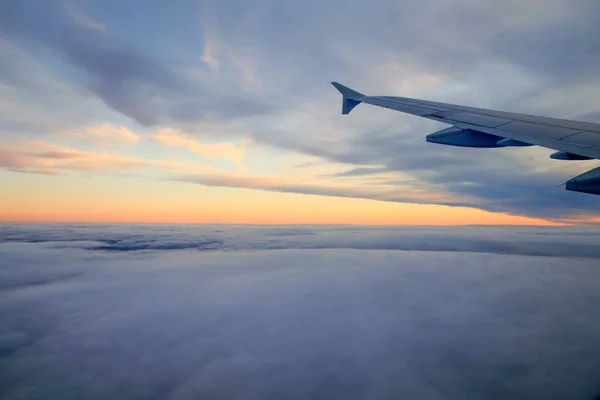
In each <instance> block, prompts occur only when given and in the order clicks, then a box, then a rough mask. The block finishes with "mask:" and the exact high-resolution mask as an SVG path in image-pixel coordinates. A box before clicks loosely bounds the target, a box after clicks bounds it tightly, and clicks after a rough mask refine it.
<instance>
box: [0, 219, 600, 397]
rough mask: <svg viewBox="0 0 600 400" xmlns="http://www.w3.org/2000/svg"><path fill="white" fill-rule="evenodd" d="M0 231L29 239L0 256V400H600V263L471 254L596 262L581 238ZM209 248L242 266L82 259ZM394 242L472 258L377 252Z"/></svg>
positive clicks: (91, 228)
mask: <svg viewBox="0 0 600 400" xmlns="http://www.w3.org/2000/svg"><path fill="white" fill-rule="evenodd" d="M2 228H3V236H4V238H6V236H7V235H8V236H10V237H12V238H13V239H18V237H20V238H22V239H23V238H29V240H20V241H19V240H15V241H11V242H4V243H0V282H1V286H0V314H1V315H2V319H1V320H0V396H1V397H2V398H3V399H7V400H9V399H39V398H65V397H73V398H99V399H100V398H102V399H104V398H107V399H108V398H127V399H164V398H170V399H197V398H223V399H234V398H240V397H243V398H246V399H279V398H281V397H282V396H284V397H286V398H299V399H300V398H308V397H310V398H344V399H364V398H411V399H417V398H418V399H432V400H436V399H448V398H460V399H481V398H485V399H506V398H510V399H532V398H535V399H553V398H569V399H570V398H577V399H579V398H581V399H593V398H594V396H597V395H598V394H599V393H600V381H599V380H598V376H599V375H600V370H599V368H600V367H599V366H600V363H599V360H600V352H599V349H600V337H599V336H598V330H599V329H600V325H599V324H600V322H599V320H598V318H597V315H598V313H599V312H600V294H599V292H598V290H597V288H598V283H599V282H600V270H598V268H597V260H596V259H589V258H587V259H586V258H566V257H527V256H522V255H498V254H489V253H487V254H486V253H474V252H473V251H475V252H477V251H479V249H480V248H488V249H489V248H493V247H496V248H497V249H499V252H502V251H505V252H506V253H507V254H517V253H518V254H525V253H527V252H528V253H529V254H535V253H536V252H537V251H540V250H542V251H546V252H547V254H554V255H563V256H565V255H568V254H569V252H570V251H572V249H575V248H579V249H584V248H586V246H591V245H592V242H593V244H594V245H596V244H597V239H598V232H597V231H593V230H590V229H582V228H577V229H574V228H567V229H559V230H556V229H549V228H548V229H547V228H497V227H488V228H467V229H458V228H452V229H447V230H437V231H436V230H435V229H432V228H402V229H398V228H368V227H363V228H358V227H344V228H341V227H319V228H313V227H298V226H295V227H247V226H245V227H232V226H214V227H206V226H204V227H194V226H185V225H179V226H166V225H157V226H149V225H137V226H136V225H130V226H120V225H105V226H101V225H83V224H79V225H54V226H31V225H19V226H4V227H2ZM398 233H400V234H398ZM215 235H221V236H223V237H226V238H227V240H225V241H224V243H227V242H230V244H231V243H233V244H236V246H237V250H236V251H216V252H203V253H199V252H196V251H193V252H191V251H185V250H176V251H173V250H171V251H154V252H148V251H145V252H98V251H90V250H89V249H88V248H87V247H86V245H85V242H82V241H84V240H88V241H92V242H93V241H96V240H98V239H100V238H103V240H108V239H109V238H111V237H113V238H114V239H115V240H116V241H119V240H127V239H126V237H129V238H130V239H131V240H133V241H146V242H149V241H154V242H156V243H163V244H166V243H171V244H172V243H176V242H179V243H189V242H191V241H192V239H193V238H196V239H198V238H200V240H205V238H206V237H207V236H211V237H214V236H215ZM444 239H445V240H444ZM559 239H560V240H559ZM36 240H37V243H34V241H36ZM45 240H50V241H49V242H45ZM70 240H78V241H79V242H71V241H70ZM311 240H313V241H312V243H313V247H310V245H308V243H310V241H311ZM24 241H26V242H27V243H23V242H24ZM285 241H289V243H288V245H286V246H283V247H277V246H278V243H279V244H281V243H282V242H285ZM402 241H409V242H412V244H411V245H410V246H409V248H413V249H419V248H420V249H425V248H437V249H441V248H444V246H446V247H452V243H454V245H458V246H459V247H460V248H461V249H462V250H464V251H465V252H456V251H455V252H452V253H448V252H438V253H433V252H424V251H412V252H407V251H389V250H388V251H378V250H376V249H387V248H394V246H396V248H401V246H399V245H398V244H399V243H401V242H402ZM561 241H562V242H561ZM92 242H87V244H88V245H91V244H92ZM317 243H319V245H320V246H322V247H321V248H317V247H314V246H315V245H316V244H317ZM336 243H337V244H336ZM459 243H461V244H460V245H459ZM560 243H563V251H560V250H557V249H558V248H559V247H560ZM567 244H568V245H567ZM115 246H118V244H115ZM272 246H273V247H272ZM578 246H579V247H578ZM302 247H304V248H305V249H304V250H300V249H299V248H302ZM342 247H343V248H342ZM596 247H597V246H596ZM596 247H589V249H590V251H593V249H594V248H596ZM270 248H278V249H279V250H278V251H269V250H268V249H270ZM344 248H345V249H344ZM528 248H529V249H530V250H527V249H528ZM356 249H371V251H364V250H356ZM223 250H227V248H224V249H223ZM249 250H252V251H249ZM455 250H456V249H455ZM595 254H596V257H598V256H599V255H598V253H597V251H596V253H595Z"/></svg>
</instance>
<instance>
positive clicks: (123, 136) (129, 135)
mask: <svg viewBox="0 0 600 400" xmlns="http://www.w3.org/2000/svg"><path fill="white" fill-rule="evenodd" d="M59 133H60V134H63V135H68V136H72V137H75V138H78V139H82V140H86V141H89V142H91V143H93V144H96V145H99V146H109V145H120V146H132V145H135V144H137V143H138V142H139V141H140V136H139V135H138V134H136V133H134V132H132V131H131V130H129V129H127V128H125V127H123V126H120V127H119V126H113V125H111V124H109V123H104V124H100V125H95V126H86V127H83V128H81V129H70V130H64V131H60V132H59Z"/></svg>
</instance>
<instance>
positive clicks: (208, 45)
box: [200, 39, 219, 71]
mask: <svg viewBox="0 0 600 400" xmlns="http://www.w3.org/2000/svg"><path fill="white" fill-rule="evenodd" d="M214 47H215V44H214V42H213V41H212V40H210V39H207V40H206V42H205V44H204V52H203V53H202V56H201V57H200V59H201V60H202V61H203V62H204V63H205V64H206V65H208V66H209V67H210V69H212V70H213V71H218V70H219V60H217V58H216V57H215V56H214Z"/></svg>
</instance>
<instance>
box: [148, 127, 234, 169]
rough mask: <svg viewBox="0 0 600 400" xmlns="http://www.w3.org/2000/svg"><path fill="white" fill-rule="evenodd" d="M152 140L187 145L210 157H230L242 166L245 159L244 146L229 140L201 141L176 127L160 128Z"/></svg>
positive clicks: (167, 143) (197, 152)
mask: <svg viewBox="0 0 600 400" xmlns="http://www.w3.org/2000/svg"><path fill="white" fill-rule="evenodd" d="M152 140H154V141H157V142H159V143H161V144H164V145H166V146H181V147H185V148H187V149H188V150H190V151H193V152H194V153H196V154H199V155H201V156H202V157H205V158H208V159H215V158H224V159H228V160H231V161H234V162H236V163H237V164H238V165H239V166H241V163H242V161H243V159H244V153H245V149H244V147H242V146H236V145H235V144H233V143H228V142H220V143H205V142H200V141H198V140H195V139H193V138H191V137H189V136H188V135H186V134H184V133H183V132H181V131H179V130H176V129H170V128H158V129H157V132H156V133H155V134H154V135H152Z"/></svg>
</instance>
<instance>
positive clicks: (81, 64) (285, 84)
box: [0, 0, 600, 219]
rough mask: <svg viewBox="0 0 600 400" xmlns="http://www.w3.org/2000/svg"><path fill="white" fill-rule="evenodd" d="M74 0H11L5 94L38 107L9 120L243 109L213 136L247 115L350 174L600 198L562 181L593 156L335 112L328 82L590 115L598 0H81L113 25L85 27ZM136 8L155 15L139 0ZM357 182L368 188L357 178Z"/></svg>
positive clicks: (196, 118)
mask: <svg viewBox="0 0 600 400" xmlns="http://www.w3.org/2000/svg"><path fill="white" fill-rule="evenodd" d="M65 4H76V5H75V6H74V7H75V9H76V10H78V11H77V12H74V11H73V10H71V12H69V7H70V6H67V8H66V9H65V6H64V4H63V3H60V2H52V1H49V2H44V5H43V6H40V7H35V8H32V7H26V6H24V5H23V4H22V2H17V1H5V2H3V3H2V5H1V6H0V29H1V30H2V36H3V40H4V41H5V42H3V43H8V46H4V45H3V48H4V47H7V48H9V50H10V49H12V47H18V48H19V49H20V50H22V51H21V52H19V53H18V55H19V57H16V56H15V54H13V53H14V52H11V56H10V57H2V58H1V59H0V80H1V82H2V84H4V85H8V86H10V87H14V88H15V89H16V91H15V94H10V96H17V94H18V95H19V96H21V97H20V98H19V101H18V102H17V101H14V99H13V98H12V97H11V98H10V99H7V101H9V104H11V107H12V108H11V109H15V108H14V107H22V108H24V107H27V109H28V110H29V108H30V107H31V109H33V111H34V112H32V113H31V117H30V113H29V112H28V113H26V114H25V113H19V112H10V113H8V112H7V113H6V114H5V115H6V116H8V118H7V117H5V118H1V119H2V120H3V122H2V123H1V124H2V129H3V131H8V132H10V133H9V134H11V135H15V136H16V135H21V134H22V131H27V133H28V135H31V136H34V135H35V132H37V131H40V130H45V129H47V128H48V126H49V127H50V130H58V129H60V128H64V127H61V126H60V124H61V121H69V124H70V125H71V126H93V125H95V121H98V118H97V115H96V112H97V107H98V105H97V104H96V103H95V102H99V101H101V102H102V103H103V104H104V105H105V106H107V107H109V108H110V110H113V114H116V113H118V114H120V115H119V117H120V118H125V119H126V120H125V121H121V120H119V121H113V120H111V119H109V118H102V119H101V120H102V121H111V124H112V125H113V126H129V125H128V124H127V122H131V121H127V119H128V118H131V119H134V120H135V121H137V122H140V123H141V124H143V125H148V126H152V128H157V127H162V128H168V129H173V130H179V131H181V132H192V131H193V129H194V127H195V126H197V124H198V123H201V122H206V121H210V122H212V123H215V124H217V125H221V126H223V125H228V126H235V129H232V130H228V129H224V130H215V131H214V132H210V135H208V136H210V137H209V138H208V139H207V142H210V143H225V142H227V143H237V141H238V140H239V139H240V135H241V132H249V131H251V132H253V137H254V139H255V141H256V144H257V146H263V147H268V148H276V149H277V150H284V151H286V152H287V153H286V154H291V153H294V154H297V153H301V154H302V155H305V156H306V155H308V156H314V157H318V158H320V159H321V160H322V162H323V163H324V164H339V163H344V164H346V167H347V170H346V171H347V172H346V173H345V174H344V173H340V174H339V175H337V176H336V178H340V179H341V178H349V177H350V176H355V177H356V176H358V175H360V176H362V179H363V181H367V180H369V179H373V180H378V179H380V176H379V175H380V174H381V173H385V172H390V173H401V174H404V176H403V179H399V180H398V186H397V191H405V190H411V191H416V192H422V191H431V193H432V194H431V195H430V196H429V198H433V199H434V201H437V200H439V199H440V198H442V197H443V198H445V199H450V200H449V202H448V203H447V204H454V203H453V202H454V201H455V199H457V198H460V199H462V200H465V199H466V200H465V201H466V204H468V205H470V206H473V207H477V208H481V209H484V210H488V211H501V212H508V213H511V214H516V215H527V216H531V217H543V218H551V219H573V218H577V219H579V218H584V217H588V218H589V217H590V216H594V215H597V214H598V203H597V199H595V198H593V197H591V196H587V195H581V194H578V193H571V192H566V191H564V190H562V189H556V188H555V187H556V186H558V185H559V184H561V183H563V182H564V181H566V180H567V179H569V178H571V177H573V176H575V175H577V174H579V173H581V172H583V171H584V170H585V169H592V168H593V167H594V165H591V164H590V163H570V164H569V163H559V162H557V161H549V160H544V159H545V158H546V157H547V155H548V152H544V151H540V150H539V149H517V150H516V149H504V150H502V151H476V150H472V149H456V148H446V149H444V148H442V147H441V146H435V145H430V144H427V143H425V142H424V141H419V139H418V138H421V137H423V136H425V135H426V134H428V133H431V132H433V131H435V130H438V129H441V128H443V127H445V126H439V124H434V123H431V122H427V121H425V122H423V121H421V120H420V119H419V118H417V117H410V116H403V115H401V114H399V113H390V112H385V111H383V110H377V109H376V108H373V107H371V108H366V106H361V107H358V108H357V109H356V110H355V111H353V113H352V114H351V115H350V116H347V117H341V116H338V115H336V114H338V113H339V95H338V94H337V93H336V92H335V90H334V89H332V88H331V87H329V86H328V85H326V82H329V81H331V80H339V81H341V82H345V83H347V84H349V85H351V86H356V88H357V89H358V90H361V91H364V92H365V93H367V94H375V95H376V94H383V95H394V94H397V95H405V96H413V97H421V98H426V99H430V100H437V101H444V102H452V103H459V104H467V105H474V106H481V107H489V108H497V109H504V110H507V111H515V112H525V113H530V114H540V115H548V116H557V117H565V118H579V117H582V118H583V117H585V118H593V117H594V116H595V115H596V114H597V112H598V110H599V109H600V103H598V99H597V95H596V93H597V92H598V90H599V89H600V80H599V79H598V76H597V74H595V71H596V70H597V69H598V68H597V66H598V65H600V64H599V63H600V58H599V57H597V55H598V54H600V52H598V51H595V50H596V49H597V47H598V43H597V40H595V38H596V37H597V36H598V35H597V34H596V33H597V30H598V24H597V23H596V21H595V16H596V15H597V14H598V11H599V10H598V4H597V2H596V1H594V0H582V1H578V2H572V1H569V0H550V1H548V0H533V1H529V2H527V3H524V2H521V1H517V0H510V1H505V2H501V3H500V2H488V1H478V0H477V1H476V0H467V1H462V2H459V3H457V4H452V5H449V4H448V3H447V2H446V1H443V0H426V1H412V0H410V1H407V2H402V3H398V2H396V1H391V0H382V2H381V4H379V6H378V7H372V5H370V4H367V3H364V2H359V1H343V2H342V1H340V0H333V1H329V2H319V1H316V0H308V1H304V2H295V3H288V4H285V5H275V4H274V3H272V2H270V1H263V2H260V4H258V5H257V4H249V3H247V2H244V1H237V0H236V1H234V2H233V3H230V4H228V5H224V4H221V3H202V4H199V5H198V4H195V5H191V4H190V5H187V6H183V5H179V6H176V5H165V4H162V3H159V2H156V3H155V2H152V4H151V5H149V6H147V5H146V4H145V3H142V2H140V3H134V4H136V5H132V6H131V7H130V8H131V11H129V10H122V12H120V13H114V12H110V10H109V9H108V8H106V6H104V5H98V6H94V7H95V8H92V6H91V3H89V4H90V6H89V10H88V7H86V10H85V11H86V12H88V11H89V13H90V15H102V24H105V26H107V27H110V28H111V29H106V30H104V31H102V30H100V29H96V28H94V27H90V26H86V24H85V23H84V22H85V18H83V17H82V16H81V15H79V14H82V15H83V16H86V17H87V18H91V17H89V16H88V14H86V13H84V11H83V7H82V6H80V5H79V3H65ZM140 7H144V9H145V10H146V14H144V15H145V17H144V18H137V16H136V14H135V13H134V11H133V10H136V9H139V8H140ZM431 10H435V12H431ZM78 13H79V14H78ZM70 14H71V15H70ZM78 15H79V17H77V16H78ZM442 15H443V18H441V17H440V16H442ZM332 16H335V17H332ZM78 18H79V19H78ZM158 20H160V21H161V23H160V24H158V25H160V27H158V25H157V24H156V21H158ZM92 21H94V20H92ZM88 22H89V21H88ZM88 25H90V24H89V23H88ZM92 25H93V23H92ZM113 27H114V29H112V28H113ZM359 32H360V34H359ZM199 43H200V44H203V45H204V47H203V49H202V51H203V53H202V55H201V57H200V59H199V58H198V44H199ZM3 51H4V50H3ZM21 53H24V54H21ZM557 54H559V55H561V57H562V58H564V60H563V59H560V58H561V57H557ZM207 66H208V67H207ZM216 70H218V73H214V72H215V71H216ZM49 82H50V83H49ZM65 87H66V88H67V89H68V90H67V89H65ZM564 93H569V96H568V99H567V97H565V95H564ZM7 96H9V95H7ZM13 104H14V105H16V106H13ZM83 104H85V105H86V106H85V107H84V106H82V105H83ZM75 107H76V109H74V108H75ZM5 115H3V116H5ZM19 115H27V116H28V118H27V119H26V120H22V119H19V117H16V116H19ZM111 118H114V119H117V117H115V116H114V115H111ZM72 119H77V121H76V122H72ZM62 123H64V122H62ZM57 125H58V126H57ZM40 126H42V127H44V128H45V129H40ZM19 137H20V136H19ZM182 145H183V144H182ZM248 164H251V163H248ZM364 168H373V169H374V171H371V172H374V174H368V173H367V172H369V171H367V170H365V169H364ZM406 175H408V176H406ZM293 178H294V177H292V176H288V177H287V178H284V179H286V180H287V181H290V180H291V179H293ZM321 179H322V177H321ZM312 184H313V185H315V186H318V187H321V186H324V185H323V183H322V182H321V181H318V180H317V181H315V182H312ZM390 184H391V183H390ZM373 185H375V183H373ZM242 187H244V186H242ZM287 189H294V188H291V187H288V188H286V190H287ZM275 190H279V188H276V189H275ZM299 190H300V192H302V191H303V190H305V187H304V186H303V187H300V188H299ZM311 190H312V189H311ZM319 190H320V189H319ZM320 191H321V192H324V193H326V192H327V190H320ZM339 191H340V189H339V188H338V189H336V191H335V192H336V193H339ZM354 193H358V194H359V195H360V194H361V193H362V191H361V190H360V188H358V189H357V188H350V190H347V191H345V193H344V195H348V196H352V195H354ZM336 195H337V194H336ZM441 196H442V197H441ZM423 197H424V199H425V200H423V201H425V202H427V200H426V198H427V196H423ZM399 198H402V197H401V196H395V197H394V199H399Z"/></svg>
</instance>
